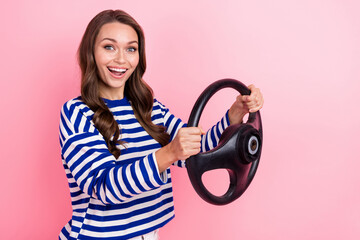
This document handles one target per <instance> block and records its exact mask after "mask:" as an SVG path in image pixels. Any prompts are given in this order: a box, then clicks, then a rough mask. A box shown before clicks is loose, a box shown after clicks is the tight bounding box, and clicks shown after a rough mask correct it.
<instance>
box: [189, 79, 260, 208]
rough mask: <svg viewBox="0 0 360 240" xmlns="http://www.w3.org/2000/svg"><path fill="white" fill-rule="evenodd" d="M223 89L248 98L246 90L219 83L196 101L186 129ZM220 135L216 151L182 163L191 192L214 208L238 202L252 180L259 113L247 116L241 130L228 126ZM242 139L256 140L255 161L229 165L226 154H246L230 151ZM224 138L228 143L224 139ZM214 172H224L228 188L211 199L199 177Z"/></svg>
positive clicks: (231, 81) (233, 82)
mask: <svg viewBox="0 0 360 240" xmlns="http://www.w3.org/2000/svg"><path fill="white" fill-rule="evenodd" d="M224 88H233V89H235V90H237V91H238V92H239V93H240V94H241V95H250V93H251V92H250V90H249V89H248V88H247V87H246V86H245V85H244V84H243V83H241V82H240V81H237V80H234V79H222V80H218V81H216V82H214V83H212V84H211V85H209V86H208V87H207V88H206V89H205V90H204V91H203V92H202V94H201V95H200V96H199V98H198V99H197V101H196V103H195V105H194V107H193V109H192V111H191V114H190V117H189V121H188V127H197V126H198V124H199V121H200V117H201V114H202V112H203V110H204V108H205V106H206V104H207V102H208V101H209V99H210V98H211V97H212V96H213V95H214V94H215V93H216V92H218V91H220V90H221V89H224ZM229 132H230V133H229ZM232 134H233V135H236V137H231V136H232ZM249 134H250V135H249ZM223 135H225V136H223ZM223 135H222V136H221V138H220V142H219V145H218V146H217V147H216V148H214V149H212V150H210V151H208V152H205V153H199V154H197V155H195V156H192V157H190V158H188V159H187V160H186V167H187V171H188V175H189V178H190V181H191V183H192V185H193V187H194V189H195V191H196V192H197V193H198V195H199V196H200V197H201V198H203V199H204V200H205V201H207V202H209V203H211V204H215V205H225V204H228V203H230V202H232V201H234V200H236V199H237V198H239V197H240V196H241V195H242V194H243V193H244V191H245V190H246V189H247V187H248V186H249V185H250V183H251V181H252V179H253V178H254V176H255V173H256V170H257V167H258V164H259V160H260V155H261V147H262V123H261V116H260V112H259V111H258V112H255V113H250V114H249V117H248V120H247V122H246V123H244V124H241V126H240V125H235V126H233V125H232V126H230V127H228V129H227V130H226V132H224V133H223ZM230 135H231V136H230ZM243 135H244V136H245V135H246V136H248V135H249V136H256V137H255V138H256V139H258V142H259V145H258V152H257V154H256V155H255V157H254V156H252V158H253V159H251V161H249V162H246V161H245V162H244V161H242V163H241V164H240V163H239V162H241V161H240V160H239V159H235V160H231V161H230V160H229V158H233V157H232V156H231V155H229V153H228V152H231V151H233V152H234V151H239V150H240V151H242V152H244V151H246V149H245V150H244V149H234V147H233V146H235V145H236V146H238V141H239V138H244V137H243ZM227 137H228V138H229V139H230V140H229V139H225V138H227ZM222 140H223V141H222ZM248 140H249V139H245V140H244V139H242V141H248ZM229 141H232V142H231V143H229ZM226 144H227V145H226ZM220 145H221V146H220ZM225 145H226V146H225ZM228 146H231V147H228ZM226 148H227V149H226ZM230 148H231V149H230ZM224 149H225V150H224ZM210 158H211V159H218V158H224V161H218V160H216V161H214V160H209V159H210ZM245 158H246V157H245ZM214 169H226V170H227V171H228V173H229V177H230V184H229V188H228V190H227V192H226V193H225V194H224V195H222V196H215V195H213V194H212V193H211V192H210V191H208V189H207V188H206V187H205V185H204V184H203V182H202V179H201V176H202V175H203V174H204V173H205V172H207V171H210V170H214Z"/></svg>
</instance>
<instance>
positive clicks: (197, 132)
mask: <svg viewBox="0 0 360 240" xmlns="http://www.w3.org/2000/svg"><path fill="white" fill-rule="evenodd" d="M182 130H183V131H182V133H183V134H188V135H201V129H200V128H199V127H186V128H182Z"/></svg>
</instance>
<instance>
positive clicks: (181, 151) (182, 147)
mask: <svg viewBox="0 0 360 240" xmlns="http://www.w3.org/2000/svg"><path fill="white" fill-rule="evenodd" d="M202 134H204V132H203V131H202V129H201V128H199V127H186V128H180V129H179V131H178V133H177V135H176V136H175V138H174V140H173V141H171V142H170V143H169V148H170V151H171V152H172V153H173V155H174V159H175V161H177V160H185V159H187V158H189V157H190V156H192V155H195V154H198V153H199V152H200V147H201V145H200V141H201V135H202Z"/></svg>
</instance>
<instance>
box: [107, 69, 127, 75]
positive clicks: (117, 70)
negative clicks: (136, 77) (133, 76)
mask: <svg viewBox="0 0 360 240" xmlns="http://www.w3.org/2000/svg"><path fill="white" fill-rule="evenodd" d="M108 69H109V71H110V72H111V73H112V74H113V75H115V76H117V77H120V76H122V75H124V73H125V72H126V71H127V69H126V68H114V67H108Z"/></svg>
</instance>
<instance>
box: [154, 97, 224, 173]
mask: <svg viewBox="0 0 360 240" xmlns="http://www.w3.org/2000/svg"><path fill="white" fill-rule="evenodd" d="M154 113H155V116H153V121H154V120H155V121H154V122H157V121H156V120H160V119H162V120H163V125H164V126H165V127H166V131H167V133H168V134H170V139H171V140H173V139H174V138H175V136H176V134H177V133H178V131H179V129H180V128H182V127H186V126H187V124H186V123H183V122H182V121H181V119H179V118H177V117H175V116H174V115H173V114H171V113H170V111H169V109H168V108H166V107H165V106H164V105H163V104H161V103H160V102H159V101H157V100H155V103H154ZM156 113H157V114H156ZM160 116H161V117H160ZM158 124H159V123H158ZM229 125H230V122H229V116H228V111H227V112H226V114H225V115H224V116H223V117H222V118H221V120H220V121H219V122H217V123H216V124H215V125H214V126H212V127H211V128H210V129H209V130H208V131H207V132H206V134H204V135H203V136H202V139H201V152H206V151H209V150H210V149H212V148H214V147H216V146H217V144H218V143H219V139H220V136H221V134H222V133H223V132H224V130H225V129H226V128H227V127H228V126H229ZM174 165H176V166H179V167H185V160H179V161H176V162H175V163H174Z"/></svg>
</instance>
